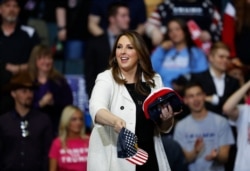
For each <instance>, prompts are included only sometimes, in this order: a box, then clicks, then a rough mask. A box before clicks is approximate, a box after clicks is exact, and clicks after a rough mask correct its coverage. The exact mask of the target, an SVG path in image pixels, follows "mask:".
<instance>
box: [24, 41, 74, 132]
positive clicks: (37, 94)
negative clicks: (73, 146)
mask: <svg viewBox="0 0 250 171" xmlns="http://www.w3.org/2000/svg"><path fill="white" fill-rule="evenodd" d="M53 62H54V59H53V53H52V51H51V49H50V48H49V47H47V46H45V45H37V46H35V47H34V49H33V50H32V52H31V55H30V58H29V62H28V70H29V73H30V75H31V78H32V80H33V81H34V82H35V83H37V84H38V85H39V86H38V88H37V89H36V90H35V91H34V107H35V108H37V109H39V110H41V111H43V112H45V113H47V114H48V115H49V117H50V118H51V120H52V123H53V126H54V131H55V132H57V129H58V122H59V118H60V114H61V112H62V109H63V108H64V107H65V106H66V105H69V104H72V103H73V96H72V92H71V89H70V87H69V85H68V83H67V81H66V79H65V78H64V76H63V75H62V74H60V73H59V72H58V71H57V70H56V69H55V68H54V66H53Z"/></svg>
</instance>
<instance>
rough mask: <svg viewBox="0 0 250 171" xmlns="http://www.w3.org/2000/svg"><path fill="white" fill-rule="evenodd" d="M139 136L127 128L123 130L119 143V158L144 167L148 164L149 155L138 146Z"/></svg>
mask: <svg viewBox="0 0 250 171" xmlns="http://www.w3.org/2000/svg"><path fill="white" fill-rule="evenodd" d="M137 142H138V139H137V136H136V135H135V134H134V133H133V132H131V131H129V130H128V129H126V128H122V130H121V131H120V133H119V136H118V141H117V150H118V157H119V158H125V159H126V160H127V161H129V162H131V163H133V164H136V165H143V164H144V163H146V162H147V159H148V153H147V152H146V151H144V150H142V149H140V148H139V147H138V145H137Z"/></svg>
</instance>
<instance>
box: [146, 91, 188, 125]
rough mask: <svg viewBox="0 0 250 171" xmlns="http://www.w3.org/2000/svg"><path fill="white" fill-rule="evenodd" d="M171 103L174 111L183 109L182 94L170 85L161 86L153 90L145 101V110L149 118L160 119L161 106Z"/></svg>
mask: <svg viewBox="0 0 250 171" xmlns="http://www.w3.org/2000/svg"><path fill="white" fill-rule="evenodd" d="M166 104H170V106H171V107H172V109H173V111H174V112H179V111H181V109H182V107H183V104H184V103H183V101H182V98H181V97H180V95H179V94H178V93H177V92H176V91H174V90H173V89H171V88H169V87H163V88H160V89H158V90H156V91H154V92H152V93H151V94H150V95H149V96H148V97H147V98H146V100H145V101H144V103H143V106H142V108H143V111H144V114H145V117H146V118H147V119H152V120H154V121H159V119H160V114H161V106H163V105H166Z"/></svg>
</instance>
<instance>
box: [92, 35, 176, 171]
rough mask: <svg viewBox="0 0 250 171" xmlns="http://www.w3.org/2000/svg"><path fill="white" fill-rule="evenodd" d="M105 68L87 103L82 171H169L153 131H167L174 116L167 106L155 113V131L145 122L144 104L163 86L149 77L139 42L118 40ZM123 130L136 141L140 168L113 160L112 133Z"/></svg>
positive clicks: (114, 141) (136, 38) (148, 65)
mask: <svg viewBox="0 0 250 171" xmlns="http://www.w3.org/2000/svg"><path fill="white" fill-rule="evenodd" d="M109 64H110V69H108V70H106V71H104V72H102V73H100V74H98V76H97V79H96V81H95V86H94V88H93V90H92V93H91V97H90V101H89V109H90V114H91V117H92V120H93V123H94V128H93V130H92V133H91V135H90V143H89V153H88V161H87V170H88V171H94V170H102V171H128V170H129V171H133V170H136V171H139V170H143V171H145V170H152V169H153V170H160V171H169V170H171V169H170V168H169V164H168V160H167V156H166V154H165V152H164V147H163V144H162V141H161V139H160V137H159V136H156V135H155V131H156V132H157V133H158V134H159V132H167V131H169V129H171V127H172V124H173V116H174V114H177V113H179V112H174V111H173V108H172V107H171V106H170V105H166V106H164V107H161V109H160V110H161V112H160V118H161V119H160V121H159V122H157V124H158V126H156V124H155V122H153V120H151V119H147V118H146V117H145V114H144V112H143V109H142V105H143V102H144V100H145V99H146V98H147V96H148V95H149V94H150V93H151V91H154V90H157V89H159V88H161V87H162V86H163V84H162V80H161V77H160V76H159V75H158V74H156V73H155V72H154V71H153V68H152V64H151V61H150V57H149V52H148V50H147V47H146V44H145V42H144V40H143V38H142V37H141V36H140V35H139V34H138V33H137V32H135V31H125V32H124V33H122V34H121V35H119V36H118V38H117V40H116V42H115V44H114V47H113V50H112V53H111V56H110V59H109ZM124 127H125V128H126V129H128V130H129V131H131V132H132V133H134V134H135V135H136V136H137V138H138V144H137V145H138V147H140V148H141V149H143V150H145V151H146V152H147V153H148V160H147V162H146V163H145V164H143V165H134V164H132V163H131V162H129V161H127V160H125V159H123V158H118V154H117V151H118V148H117V140H118V133H120V131H121V130H123V128H124ZM155 128H156V129H155ZM158 134H157V135H158Z"/></svg>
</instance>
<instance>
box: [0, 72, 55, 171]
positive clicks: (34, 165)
mask: <svg viewBox="0 0 250 171" xmlns="http://www.w3.org/2000/svg"><path fill="white" fill-rule="evenodd" d="M36 87H37V86H36V85H35V84H34V83H33V81H32V79H31V78H30V76H29V73H28V72H24V71H23V72H20V73H18V74H16V75H14V76H13V77H12V78H11V80H10V83H8V84H6V86H5V87H4V90H5V91H10V93H11V96H12V98H13V99H14V102H15V107H14V108H12V109H11V110H10V111H9V112H7V113H5V114H3V115H1V116H0V142H1V145H0V154H1V155H0V168H1V169H0V170H6V171H7V170H8V171H48V152H49V148H50V144H51V142H52V139H53V133H52V123H51V122H50V119H49V118H48V117H47V115H46V114H44V113H41V112H39V111H37V110H34V109H32V100H33V90H34V89H35V88H36Z"/></svg>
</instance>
